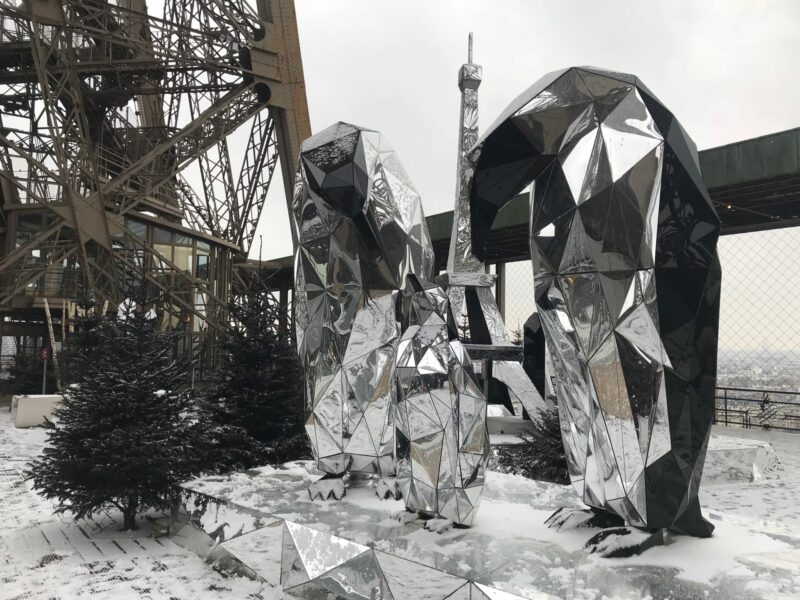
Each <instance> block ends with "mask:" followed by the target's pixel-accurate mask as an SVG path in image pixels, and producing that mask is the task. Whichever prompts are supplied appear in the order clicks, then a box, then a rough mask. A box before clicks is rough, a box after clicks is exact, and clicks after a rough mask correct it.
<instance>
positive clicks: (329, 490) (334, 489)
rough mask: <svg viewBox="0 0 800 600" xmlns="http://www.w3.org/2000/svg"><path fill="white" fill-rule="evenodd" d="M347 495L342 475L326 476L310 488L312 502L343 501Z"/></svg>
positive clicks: (309, 493)
mask: <svg viewBox="0 0 800 600" xmlns="http://www.w3.org/2000/svg"><path fill="white" fill-rule="evenodd" d="M345 494H347V489H346V488H345V487H344V479H343V476H342V475H324V476H323V477H322V478H321V479H317V480H316V481H315V482H313V483H312V484H311V485H309V486H308V495H309V497H310V498H311V499H312V500H315V499H317V498H319V499H320V500H329V499H331V498H333V499H334V500H341V499H342V498H344V497H345Z"/></svg>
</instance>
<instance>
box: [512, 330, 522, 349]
mask: <svg viewBox="0 0 800 600" xmlns="http://www.w3.org/2000/svg"><path fill="white" fill-rule="evenodd" d="M523 341H524V340H523V336H522V329H520V328H519V327H517V328H516V329H514V330H513V331H512V332H511V343H512V344H514V345H516V346H522V342H523Z"/></svg>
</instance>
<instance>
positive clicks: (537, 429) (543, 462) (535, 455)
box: [496, 408, 569, 483]
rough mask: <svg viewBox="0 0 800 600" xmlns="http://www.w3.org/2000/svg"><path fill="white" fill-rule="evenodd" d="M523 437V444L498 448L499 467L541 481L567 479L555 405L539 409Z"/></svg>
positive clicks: (507, 471)
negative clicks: (536, 416)
mask: <svg viewBox="0 0 800 600" xmlns="http://www.w3.org/2000/svg"><path fill="white" fill-rule="evenodd" d="M522 438H523V439H524V440H525V441H524V443H522V444H519V445H516V446H500V447H499V448H498V450H497V453H496V460H497V468H498V470H500V471H502V472H504V473H513V474H515V475H522V476H523V477H528V478H530V479H538V480H540V481H551V482H553V483H569V473H568V472H567V456H566V453H565V451H564V443H563V442H562V441H561V426H560V424H559V419H558V410H557V409H555V408H550V409H546V410H542V411H540V413H539V418H538V419H534V420H533V431H532V432H530V433H528V434H526V435H524V436H522Z"/></svg>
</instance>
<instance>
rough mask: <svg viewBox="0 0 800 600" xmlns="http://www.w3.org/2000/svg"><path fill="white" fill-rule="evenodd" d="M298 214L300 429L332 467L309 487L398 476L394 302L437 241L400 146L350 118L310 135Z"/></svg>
mask: <svg viewBox="0 0 800 600" xmlns="http://www.w3.org/2000/svg"><path fill="white" fill-rule="evenodd" d="M292 216H293V221H294V227H295V234H296V250H295V291H296V308H295V310H296V332H297V343H298V352H299V355H300V359H301V362H302V364H303V368H304V370H305V379H306V386H305V404H306V406H305V419H306V420H305V427H306V431H307V433H308V437H309V440H310V442H311V448H312V450H313V453H314V458H315V460H316V464H317V467H318V468H319V469H320V470H322V471H323V472H325V473H326V476H325V477H324V478H323V479H322V480H320V481H317V482H314V483H313V484H312V486H311V487H310V489H309V492H310V494H311V496H312V498H313V497H322V498H327V497H330V496H332V497H335V498H340V497H341V496H342V495H343V494H344V493H345V488H344V483H343V481H342V479H341V478H342V476H343V475H345V474H346V473H352V474H368V475H377V476H379V477H387V476H392V475H393V474H394V471H395V461H394V426H393V424H392V421H391V412H392V407H393V405H394V393H395V388H394V386H393V385H392V381H391V378H392V373H393V371H394V354H395V347H396V345H397V342H398V341H399V338H400V333H401V331H400V323H399V321H398V319H397V315H396V302H397V300H398V295H399V294H400V293H401V291H402V289H403V287H404V284H405V277H406V275H407V274H408V273H411V272H413V273H417V274H419V275H420V276H422V277H430V276H431V274H432V270H433V260H434V255H433V249H432V246H431V241H430V236H429V234H428V229H427V225H426V223H425V216H424V214H423V212H422V203H421V201H420V196H419V194H418V193H417V192H416V190H415V189H414V186H413V185H412V183H411V181H410V180H409V178H408V175H407V174H406V172H405V170H404V169H403V166H402V165H401V163H400V161H399V160H398V158H397V155H396V153H395V152H394V151H393V150H392V148H391V147H390V146H389V145H388V144H387V143H386V140H384V139H383V138H382V137H381V135H380V134H379V133H378V132H376V131H372V130H369V129H364V128H361V127H356V126H354V125H349V124H347V123H341V122H340V123H337V124H335V125H333V126H331V127H329V128H327V129H325V130H324V131H322V132H320V133H318V134H317V135H314V136H312V137H311V138H309V139H307V140H305V141H304V142H303V144H302V146H301V151H300V164H299V169H298V173H297V177H296V182H295V190H294V199H293V215H292Z"/></svg>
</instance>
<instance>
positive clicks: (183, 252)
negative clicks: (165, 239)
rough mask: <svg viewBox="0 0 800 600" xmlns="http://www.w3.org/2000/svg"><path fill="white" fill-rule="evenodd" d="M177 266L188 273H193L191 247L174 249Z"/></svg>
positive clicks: (176, 247)
mask: <svg viewBox="0 0 800 600" xmlns="http://www.w3.org/2000/svg"><path fill="white" fill-rule="evenodd" d="M173 262H174V263H175V266H177V267H178V268H179V269H181V270H182V271H186V272H187V273H191V272H192V247H191V246H175V247H174V260H173Z"/></svg>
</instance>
